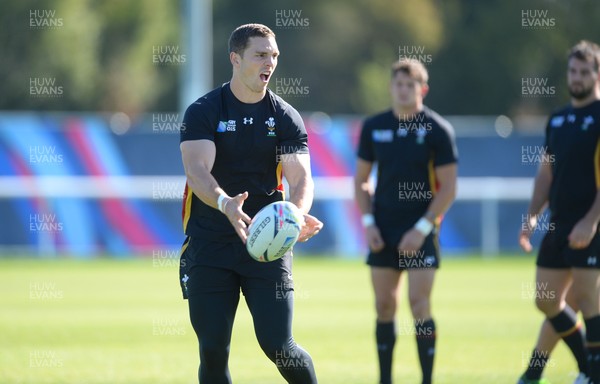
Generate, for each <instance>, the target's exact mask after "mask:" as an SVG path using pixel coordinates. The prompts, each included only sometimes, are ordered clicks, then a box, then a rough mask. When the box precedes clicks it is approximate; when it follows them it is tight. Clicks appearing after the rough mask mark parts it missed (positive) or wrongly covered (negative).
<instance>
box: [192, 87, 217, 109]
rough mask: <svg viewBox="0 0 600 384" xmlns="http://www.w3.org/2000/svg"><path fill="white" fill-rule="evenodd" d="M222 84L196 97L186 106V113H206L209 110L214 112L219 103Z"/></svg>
mask: <svg viewBox="0 0 600 384" xmlns="http://www.w3.org/2000/svg"><path fill="white" fill-rule="evenodd" d="M222 88H223V87H222V86H220V87H217V88H215V89H213V90H212V91H210V92H208V93H207V94H205V95H204V96H201V97H200V98H198V100H196V101H194V102H193V103H192V104H190V105H189V106H188V107H187V110H186V113H188V112H189V113H193V114H206V113H209V112H211V111H214V112H216V111H217V110H218V107H219V104H220V103H221V92H222Z"/></svg>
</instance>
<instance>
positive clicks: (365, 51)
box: [0, 0, 600, 115]
mask: <svg viewBox="0 0 600 384" xmlns="http://www.w3.org/2000/svg"><path fill="white" fill-rule="evenodd" d="M46 11H47V12H46ZM45 12H46V13H45ZM181 15H182V11H181V2H180V1H172V0H152V1H150V0H47V1H39V0H21V1H3V2H0V22H1V25H2V29H1V32H0V47H1V52H0V74H1V76H2V78H1V83H0V89H1V91H0V110H60V111H123V112H126V113H128V114H137V113H143V112H148V111H176V110H177V109H178V82H179V77H178V76H179V71H180V69H181V67H182V66H183V65H187V64H186V63H185V60H183V62H181V61H180V62H175V63H171V62H170V63H162V62H160V61H159V62H157V61H156V60H155V54H156V52H155V50H156V49H157V48H156V47H159V48H158V50H159V53H160V49H161V48H160V47H163V48H164V47H171V48H169V49H179V48H181V49H183V47H182V46H181V44H180V34H181V31H180V20H181ZM597 20H600V7H598V3H597V1H596V0H573V1H562V0H527V1H518V0H512V1H500V0H488V1H481V0H419V1H415V0H405V1H400V0H396V1H393V0H329V1H318V0H303V1H300V0H285V1H282V0H264V1H260V2H253V3H252V4H251V5H250V4H249V3H246V2H244V3H242V2H241V1H240V0H219V1H213V31H214V35H213V38H214V44H213V53H214V57H213V68H214V78H213V79H214V80H213V83H214V84H213V85H214V86H216V85H218V84H220V83H222V82H225V81H228V80H229V78H230V76H231V66H230V64H229V59H228V53H227V39H228V37H229V34H230V33H231V31H232V30H233V29H234V28H235V27H236V26H238V25H240V24H243V23H247V22H260V23H264V24H266V25H268V26H270V27H271V28H272V29H273V30H274V31H275V33H276V34H277V41H278V45H279V48H280V51H281V57H280V60H279V66H278V68H277V71H276V72H275V75H274V78H273V79H272V80H271V81H272V82H271V84H270V87H271V88H272V89H274V90H275V91H276V92H277V91H279V93H283V94H282V96H283V97H284V98H285V99H287V100H288V101H289V102H291V103H292V104H293V105H294V106H295V107H296V108H297V109H299V110H302V111H324V112H326V113H329V114H357V113H358V114H365V113H373V112H375V111H378V110H381V109H384V108H387V107H388V105H389V99H388V91H387V88H388V82H389V67H390V64H391V63H392V62H393V61H394V60H396V59H398V57H399V55H404V56H408V57H415V58H417V59H421V60H422V61H424V62H425V64H426V65H427V68H428V69H429V71H430V85H431V91H430V93H429V95H428V97H427V99H426V103H427V104H429V105H430V106H431V107H433V108H435V109H436V110H438V111H439V112H441V113H443V114H452V115H458V114H507V115H517V114H525V113H535V114H544V113H547V112H548V111H550V110H551V109H553V108H556V107H557V106H559V105H562V104H564V103H565V102H566V101H567V99H568V95H567V92H566V89H565V65H566V60H565V54H566V51H567V49H568V48H569V47H570V46H571V45H573V44H574V43H575V42H576V41H578V40H580V39H582V38H587V39H591V40H595V41H600V23H597ZM44 24H46V25H44ZM59 24H60V25H59ZM178 53H179V54H185V52H178ZM40 78H41V79H42V82H43V81H44V80H43V79H50V80H52V79H54V80H55V82H56V83H57V84H60V86H61V87H62V92H61V94H60V95H58V96H56V95H55V97H34V96H32V90H31V87H32V84H33V85H34V86H36V85H39V80H35V79H40ZM531 78H534V79H539V81H540V87H542V86H543V87H546V89H551V90H553V92H550V93H551V94H548V93H546V94H544V95H536V94H526V91H524V90H523V84H524V83H523V82H524V81H525V80H524V79H531ZM32 79H34V80H32ZM32 81H33V83H32ZM36 82H38V83H36ZM277 88H278V89H277ZM538 88H539V87H538ZM200 93H201V91H200V90H199V94H198V96H200Z"/></svg>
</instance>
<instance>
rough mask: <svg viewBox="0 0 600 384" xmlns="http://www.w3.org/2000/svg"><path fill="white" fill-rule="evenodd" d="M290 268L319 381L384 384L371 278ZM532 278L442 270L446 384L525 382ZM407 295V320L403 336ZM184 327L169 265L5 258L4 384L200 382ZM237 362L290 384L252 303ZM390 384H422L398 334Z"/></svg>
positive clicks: (527, 262)
mask: <svg viewBox="0 0 600 384" xmlns="http://www.w3.org/2000/svg"><path fill="white" fill-rule="evenodd" d="M294 268H295V269H294V280H295V283H296V287H297V288H296V309H295V320H294V335H295V338H296V340H297V341H298V342H299V343H300V344H301V345H302V346H304V347H305V348H306V349H307V350H308V351H309V352H310V353H311V355H312V357H313V359H314V361H315V364H316V369H317V374H318V376H319V382H320V383H323V384H354V383H355V384H370V383H376V382H377V375H376V372H377V365H376V353H375V346H374V341H373V337H374V335H373V334H374V310H373V298H372V293H371V288H370V285H369V280H368V270H367V267H366V266H365V265H363V264H362V262H360V261H346V260H332V259H302V258H297V259H296V260H295V266H294ZM533 273H534V263H533V260H532V259H531V258H529V257H523V258H496V259H492V260H482V259H478V258H464V259H445V260H444V261H443V265H442V269H440V271H439V273H438V277H437V280H436V283H435V289H434V297H433V310H434V314H435V318H436V322H437V328H438V332H437V333H438V335H439V337H438V347H437V357H436V364H435V382H436V383H438V384H442V383H448V384H456V383H466V384H469V383H502V384H506V383H513V382H516V379H517V377H518V376H519V375H520V373H521V372H522V371H523V369H524V368H523V366H524V364H526V358H527V355H528V354H529V352H530V350H531V348H532V347H533V345H534V341H535V338H536V337H537V330H538V327H539V325H540V322H541V320H542V317H541V315H540V314H539V313H538V312H537V311H536V309H535V308H534V306H533V303H532V301H531V300H530V299H526V298H524V297H523V295H524V294H525V295H527V294H528V292H529V291H528V289H529V288H528V287H526V286H525V287H524V285H526V284H529V283H531V282H532V281H533V277H534V275H533ZM405 284H406V282H404V283H403V286H402V290H403V294H402V303H401V304H400V308H399V318H398V322H399V327H400V328H401V329H405V330H406V329H407V326H408V324H410V317H409V310H408V306H407V303H406V301H407V300H406V286H405ZM187 316H188V313H187V302H186V301H184V300H182V299H181V293H180V291H179V286H178V281H177V270H176V267H175V265H173V264H171V265H169V266H164V265H163V266H157V265H153V261H152V260H151V259H144V260H139V259H138V260H129V261H115V260H94V261H75V260H64V259H62V260H58V261H56V260H54V261H48V260H41V261H40V260H0V383H35V384H44V383H86V384H95V383H194V382H195V377H196V372H197V364H198V354H197V342H196V337H195V334H194V332H193V330H192V328H191V326H190V324H189V320H188V317H187ZM402 327H404V328H402ZM231 350H232V351H231V359H230V368H231V372H232V375H233V380H234V383H242V384H246V383H259V384H270V383H283V382H284V381H283V380H282V379H281V378H280V376H279V375H278V373H277V370H276V369H275V367H274V365H273V364H271V362H270V361H268V359H267V358H266V357H265V356H264V355H263V354H262V352H261V351H260V349H259V347H258V344H257V342H256V340H255V337H254V332H253V328H252V324H251V318H250V316H249V313H248V309H247V307H246V305H245V303H244V302H243V300H242V301H241V302H240V306H239V309H238V314H237V318H236V324H235V329H234V335H233V343H232V348H231ZM523 355H525V357H523ZM524 360H525V361H524ZM550 365H551V366H550V367H549V368H548V369H547V372H546V375H547V377H548V378H549V379H551V381H552V382H553V383H566V382H570V381H572V378H573V377H574V374H575V371H576V365H575V362H574V360H573V359H572V358H571V356H570V355H569V353H568V351H567V349H566V348H565V347H564V346H563V345H559V347H558V348H557V349H556V351H555V353H554V354H553V356H552V358H551V360H550ZM394 376H395V380H396V382H398V383H419V382H420V373H419V368H418V362H417V356H416V346H415V341H414V336H412V335H407V334H399V335H398V341H397V344H396V351H395V364H394Z"/></svg>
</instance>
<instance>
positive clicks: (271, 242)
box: [246, 201, 304, 262]
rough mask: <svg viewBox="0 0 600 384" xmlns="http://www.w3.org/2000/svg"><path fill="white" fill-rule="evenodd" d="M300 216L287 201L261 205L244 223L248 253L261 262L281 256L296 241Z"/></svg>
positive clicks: (298, 233) (300, 213)
mask: <svg viewBox="0 0 600 384" xmlns="http://www.w3.org/2000/svg"><path fill="white" fill-rule="evenodd" d="M303 220H304V218H303V215H302V212H300V210H299V209H298V207H296V206H295V205H294V204H293V203H290V202H289V201H277V202H275V203H271V204H269V205H267V206H265V207H264V208H263V209H261V210H260V211H258V213H257V214H256V215H255V216H254V217H253V218H252V222H251V223H250V226H249V227H248V238H247V239H246V249H247V250H248V253H249V254H250V256H252V257H253V258H254V259H255V260H257V261H263V262H266V261H273V260H277V259H279V258H281V257H282V256H283V255H285V253H286V252H287V251H288V250H289V249H290V248H292V247H293V246H294V244H296V241H297V240H298V236H299V235H300V229H301V225H302V222H303Z"/></svg>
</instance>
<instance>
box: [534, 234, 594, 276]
mask: <svg viewBox="0 0 600 384" xmlns="http://www.w3.org/2000/svg"><path fill="white" fill-rule="evenodd" d="M568 236H569V232H568V231H557V230H552V231H548V232H546V235H544V239H543V240H542V244H541V245H540V251H539V252H538V256H537V260H536V265H537V266H538V267H544V268H555V269H564V268H600V235H599V234H598V232H596V235H595V236H594V237H593V238H592V241H591V242H590V245H589V246H588V247H587V248H583V249H573V248H571V247H569V240H568Z"/></svg>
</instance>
